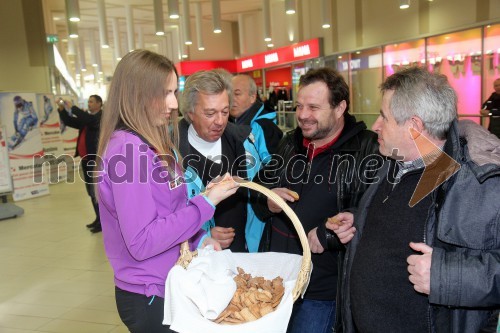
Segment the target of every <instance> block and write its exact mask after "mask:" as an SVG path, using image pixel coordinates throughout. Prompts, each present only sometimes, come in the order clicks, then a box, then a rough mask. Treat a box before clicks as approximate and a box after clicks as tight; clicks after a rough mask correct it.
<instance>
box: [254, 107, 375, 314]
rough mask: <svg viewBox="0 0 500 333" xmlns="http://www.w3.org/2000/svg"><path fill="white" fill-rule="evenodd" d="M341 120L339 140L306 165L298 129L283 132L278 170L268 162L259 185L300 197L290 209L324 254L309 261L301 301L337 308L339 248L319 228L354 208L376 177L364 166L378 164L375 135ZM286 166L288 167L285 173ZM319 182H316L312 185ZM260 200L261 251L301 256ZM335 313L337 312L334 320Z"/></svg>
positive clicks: (286, 228) (290, 232) (289, 230)
mask: <svg viewBox="0 0 500 333" xmlns="http://www.w3.org/2000/svg"><path fill="white" fill-rule="evenodd" d="M344 119H345V125H344V129H343V130H342V133H341V135H340V137H339V139H338V140H337V141H336V142H335V143H334V144H333V145H332V146H331V147H329V149H327V150H326V151H324V152H322V153H320V154H318V155H317V156H315V157H314V158H313V160H312V162H311V163H308V160H307V157H306V156H307V155H306V154H307V149H306V148H305V147H304V146H303V136H302V131H301V130H300V128H297V129H295V130H293V131H290V132H288V133H287V134H286V135H285V137H284V138H283V140H282V142H281V144H280V147H279V149H278V151H279V152H278V154H277V156H276V157H275V160H276V161H281V164H280V165H279V168H274V163H273V161H271V163H270V164H269V165H270V167H269V169H272V168H274V170H272V171H268V172H265V173H264V176H265V177H264V179H261V181H262V182H264V183H267V185H268V186H269V187H271V188H274V187H286V188H289V189H291V190H294V191H296V192H297V193H298V194H299V196H300V198H299V200H298V201H296V202H295V203H290V206H291V208H292V209H293V210H294V212H295V213H296V214H297V216H298V217H299V219H300V220H301V222H302V225H303V227H304V231H305V232H306V234H307V233H308V232H309V231H310V230H312V229H314V228H315V227H318V229H317V234H318V238H319V240H320V242H321V244H322V245H323V247H324V248H325V252H324V253H323V254H313V256H312V261H313V267H314V269H313V273H312V277H311V282H310V283H309V288H308V291H307V292H306V295H305V297H306V298H311V299H330V300H331V299H335V298H336V299H337V304H340V298H339V297H340V295H339V293H337V292H336V290H340V289H338V288H340V285H338V286H337V285H336V281H337V282H338V283H340V279H337V277H338V276H340V271H339V270H340V269H341V267H342V266H341V265H340V264H341V263H342V258H343V254H344V247H343V245H342V244H340V242H339V241H338V238H337V237H336V236H335V234H333V233H332V232H330V231H329V230H328V231H327V230H326V229H325V227H324V225H325V222H326V219H327V218H328V217H331V216H333V215H335V214H337V213H338V212H340V211H342V210H345V209H347V208H351V207H355V206H357V203H358V201H359V199H360V198H361V196H362V194H363V192H364V191H365V190H366V188H367V186H368V185H369V184H370V182H371V180H372V179H371V177H372V176H373V175H374V174H375V171H376V168H375V167H374V164H371V165H370V166H368V164H369V163H368V162H369V161H371V162H374V160H375V162H377V161H378V163H379V164H381V163H382V158H381V157H380V156H379V155H378V144H377V139H376V134H375V133H373V132H371V131H368V130H366V125H365V124H364V123H363V122H356V119H355V118H354V117H353V116H352V115H349V114H347V113H346V114H345V116H344ZM291 161H293V163H292V162H291ZM287 165H293V167H288V168H287V167H286V166H287ZM304 166H305V169H306V170H307V171H306V172H303V170H304ZM301 174H302V175H301ZM319 177H321V178H322V181H321V182H317V180H319ZM328 179H329V180H328ZM259 199H260V202H259V204H258V205H255V209H256V214H257V215H258V216H259V217H260V218H261V219H263V220H266V221H268V223H267V225H266V231H265V233H264V235H263V239H262V242H261V249H262V250H269V249H270V250H272V251H281V252H289V253H297V254H301V253H302V248H301V245H300V242H299V240H298V239H297V238H296V237H297V236H296V232H295V230H294V229H293V226H291V225H290V224H289V223H288V225H287V222H286V217H282V216H275V217H272V216H273V214H272V213H270V212H269V210H268V209H267V200H266V199H265V198H263V197H260V198H259ZM284 235H285V236H284ZM336 263H338V264H339V265H336ZM337 266H338V267H337ZM340 311H341V309H340V306H337V316H338V317H339V313H340Z"/></svg>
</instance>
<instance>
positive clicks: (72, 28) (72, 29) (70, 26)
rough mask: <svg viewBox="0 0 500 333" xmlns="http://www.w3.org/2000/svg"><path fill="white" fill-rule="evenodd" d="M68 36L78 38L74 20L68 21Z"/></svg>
mask: <svg viewBox="0 0 500 333" xmlns="http://www.w3.org/2000/svg"><path fill="white" fill-rule="evenodd" d="M68 36H69V38H78V26H77V25H76V22H75V21H68Z"/></svg>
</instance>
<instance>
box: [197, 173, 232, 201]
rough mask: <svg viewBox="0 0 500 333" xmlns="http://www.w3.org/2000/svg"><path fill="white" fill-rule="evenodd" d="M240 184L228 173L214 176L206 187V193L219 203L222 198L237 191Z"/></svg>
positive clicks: (210, 198)
mask: <svg viewBox="0 0 500 333" xmlns="http://www.w3.org/2000/svg"><path fill="white" fill-rule="evenodd" d="M239 186H240V184H238V183H236V182H235V181H234V180H233V178H232V177H231V176H230V175H229V173H226V174H225V175H224V176H223V177H217V178H214V179H213V180H212V181H211V182H210V183H209V184H208V185H207V187H206V190H205V193H204V195H205V196H206V197H207V198H208V199H209V200H210V202H212V203H213V204H214V205H217V204H218V203H219V202H221V201H222V200H224V199H226V198H227V197H229V196H231V195H233V194H234V193H236V190H238V187H239Z"/></svg>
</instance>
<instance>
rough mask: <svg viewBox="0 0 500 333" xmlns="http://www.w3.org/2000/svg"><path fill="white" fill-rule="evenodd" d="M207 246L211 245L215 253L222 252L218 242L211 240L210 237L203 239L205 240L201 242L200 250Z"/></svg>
mask: <svg viewBox="0 0 500 333" xmlns="http://www.w3.org/2000/svg"><path fill="white" fill-rule="evenodd" d="M208 245H212V246H213V247H214V250H215V251H220V250H222V248H221V246H220V244H219V242H218V241H216V240H215V239H213V238H212V237H205V239H204V240H203V243H201V248H204V247H206V246H208Z"/></svg>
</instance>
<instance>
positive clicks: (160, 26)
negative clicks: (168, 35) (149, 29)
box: [153, 0, 165, 36]
mask: <svg viewBox="0 0 500 333" xmlns="http://www.w3.org/2000/svg"><path fill="white" fill-rule="evenodd" d="M153 8H154V14H155V31H156V35H157V36H163V35H165V23H164V21H163V3H162V0H153Z"/></svg>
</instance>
